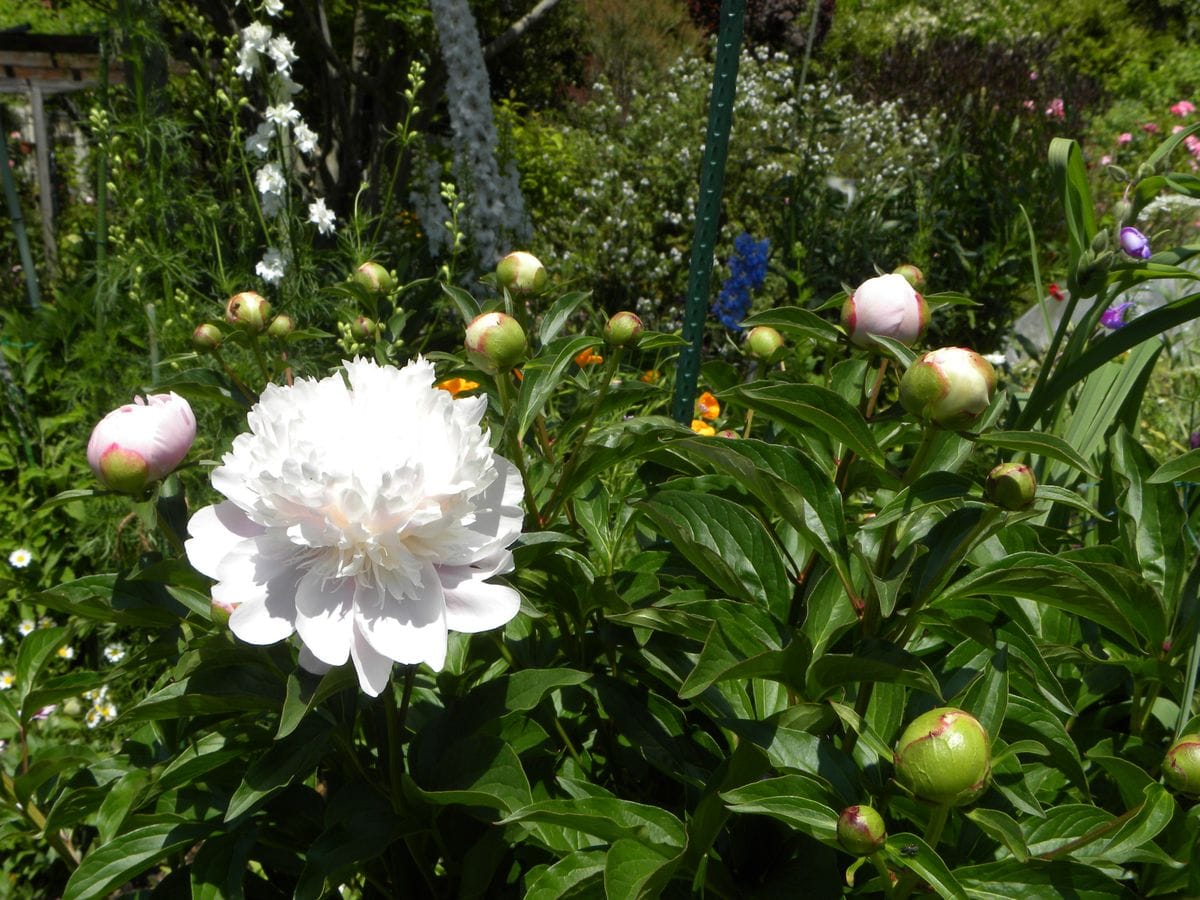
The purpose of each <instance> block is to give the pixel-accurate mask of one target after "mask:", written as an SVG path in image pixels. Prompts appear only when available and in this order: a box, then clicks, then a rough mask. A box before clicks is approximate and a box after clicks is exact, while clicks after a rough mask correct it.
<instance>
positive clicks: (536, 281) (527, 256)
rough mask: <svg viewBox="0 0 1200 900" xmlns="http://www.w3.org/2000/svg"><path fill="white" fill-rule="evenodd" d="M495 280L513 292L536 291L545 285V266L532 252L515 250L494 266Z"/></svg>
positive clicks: (525, 292)
mask: <svg viewBox="0 0 1200 900" xmlns="http://www.w3.org/2000/svg"><path fill="white" fill-rule="evenodd" d="M496 281H497V282H498V283H499V284H500V286H501V287H506V288H508V289H509V290H510V291H513V292H514V293H518V294H527V293H531V292H537V291H540V290H541V289H542V288H543V287H545V286H546V267H545V266H543V265H542V263H541V260H539V259H538V258H537V257H536V256H534V255H533V254H532V253H526V252H525V251H524V250H516V251H514V252H512V253H510V254H508V256H506V257H504V259H502V260H500V264H499V265H497V266H496Z"/></svg>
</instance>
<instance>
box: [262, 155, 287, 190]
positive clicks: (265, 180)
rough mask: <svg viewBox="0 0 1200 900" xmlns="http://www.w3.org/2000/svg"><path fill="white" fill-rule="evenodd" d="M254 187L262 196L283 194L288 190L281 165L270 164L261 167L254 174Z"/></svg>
mask: <svg viewBox="0 0 1200 900" xmlns="http://www.w3.org/2000/svg"><path fill="white" fill-rule="evenodd" d="M254 186H255V187H257V188H258V192H259V193H260V194H282V193H283V192H284V191H285V190H287V182H286V181H285V180H284V178H283V170H282V169H280V168H279V163H273V162H269V163H267V164H266V165H264V166H260V167H259V168H258V171H256V172H255V173H254Z"/></svg>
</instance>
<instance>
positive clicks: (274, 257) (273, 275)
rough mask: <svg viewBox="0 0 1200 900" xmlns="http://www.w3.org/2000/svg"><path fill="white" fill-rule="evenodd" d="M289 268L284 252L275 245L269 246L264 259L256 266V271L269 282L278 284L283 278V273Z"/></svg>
mask: <svg viewBox="0 0 1200 900" xmlns="http://www.w3.org/2000/svg"><path fill="white" fill-rule="evenodd" d="M286 269H287V263H286V262H285V261H284V259H283V254H282V253H280V252H279V250H278V249H276V248H275V247H270V248H268V250H267V252H266V253H265V254H263V258H262V260H260V261H259V263H258V265H257V266H255V267H254V271H255V272H257V273H258V276H259V277H260V278H261V279H262V280H263V281H265V282H266V283H267V284H278V283H279V282H280V281H282V280H283V273H284V271H285V270H286Z"/></svg>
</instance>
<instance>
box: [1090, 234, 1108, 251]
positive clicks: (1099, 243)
mask: <svg viewBox="0 0 1200 900" xmlns="http://www.w3.org/2000/svg"><path fill="white" fill-rule="evenodd" d="M1108 241H1109V234H1108V232H1107V231H1097V232H1096V236H1095V237H1094V238H1092V252H1093V253H1103V252H1104V251H1105V250H1107V249H1108Z"/></svg>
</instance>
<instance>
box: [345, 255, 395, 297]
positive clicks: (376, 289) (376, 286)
mask: <svg viewBox="0 0 1200 900" xmlns="http://www.w3.org/2000/svg"><path fill="white" fill-rule="evenodd" d="M354 281H355V282H356V283H357V284H359V285H361V286H362V287H364V288H366V289H367V291H369V292H370V293H372V294H387V293H389V292H391V290H392V288H394V287H395V286H396V279H394V278H392V273H391V272H389V271H388V270H387V269H385V268H384V267H383V266H381V265H380V264H379V263H377V262H375V261H374V260H368V261H367V262H365V263H363V264H362V265H361V266H359V267H358V268H357V269H355V270H354Z"/></svg>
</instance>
